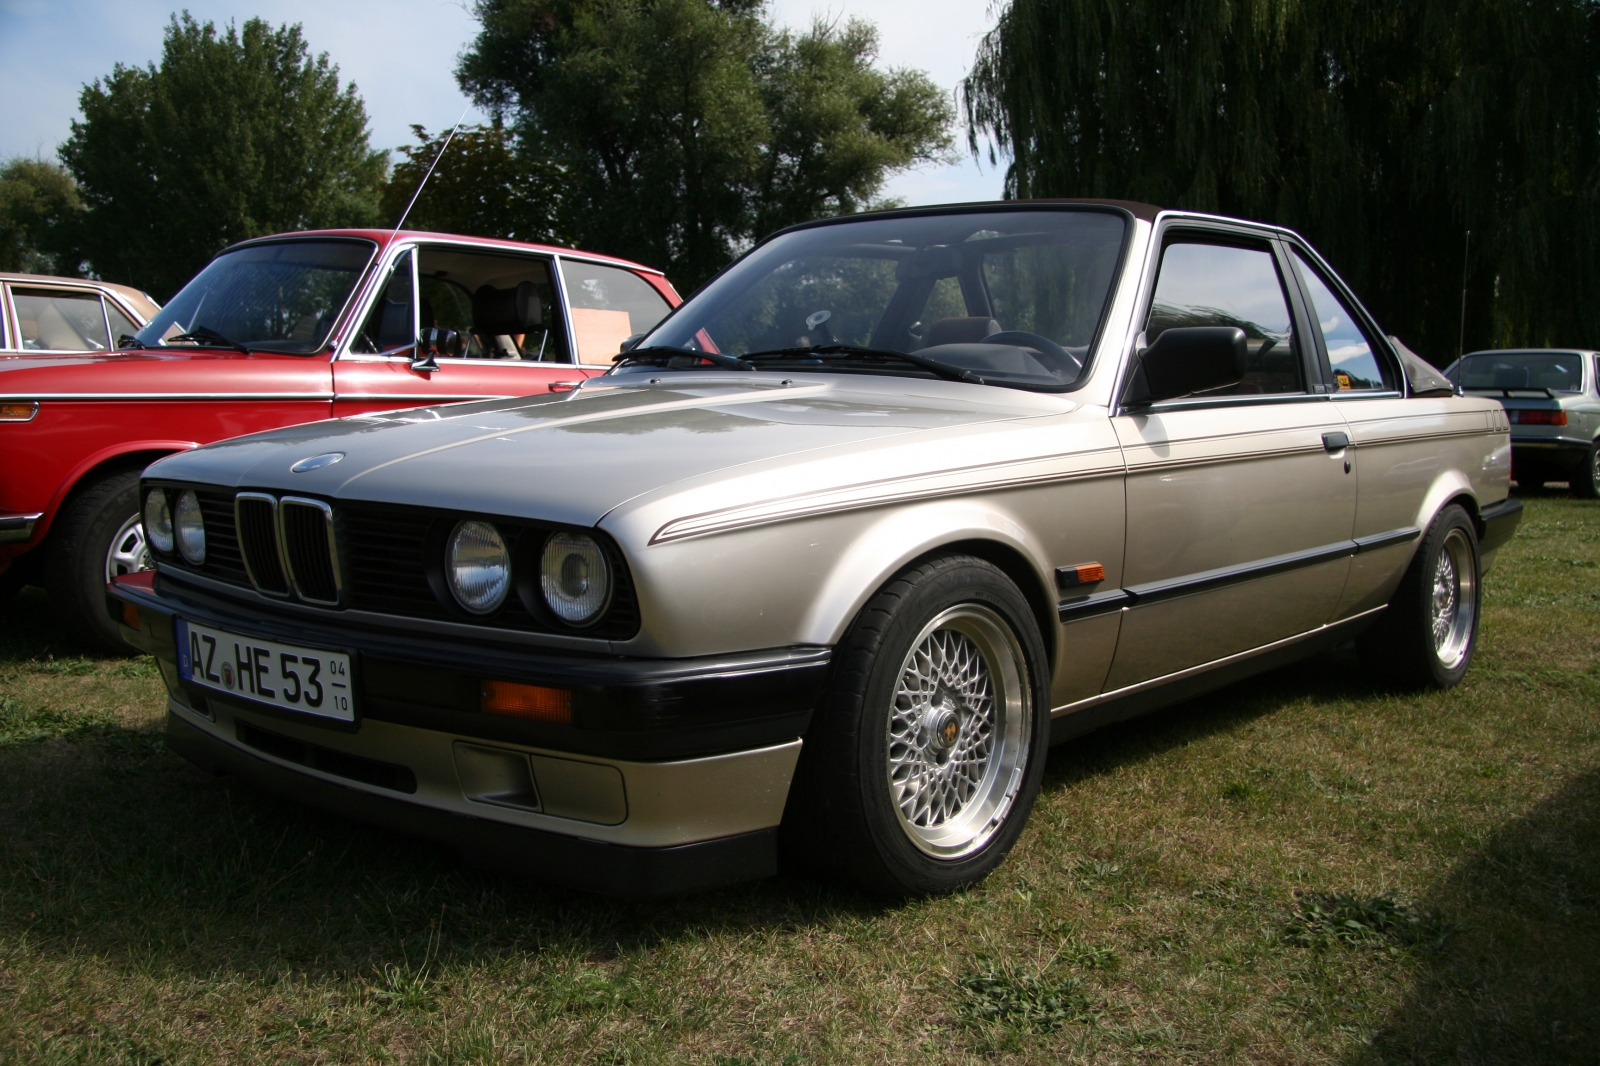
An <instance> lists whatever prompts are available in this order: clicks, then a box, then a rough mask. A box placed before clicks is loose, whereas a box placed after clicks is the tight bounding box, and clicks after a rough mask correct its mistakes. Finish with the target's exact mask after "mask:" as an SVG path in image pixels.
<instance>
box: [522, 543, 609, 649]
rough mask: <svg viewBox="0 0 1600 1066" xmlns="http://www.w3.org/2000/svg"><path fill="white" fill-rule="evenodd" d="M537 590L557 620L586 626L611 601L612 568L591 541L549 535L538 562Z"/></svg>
mask: <svg viewBox="0 0 1600 1066" xmlns="http://www.w3.org/2000/svg"><path fill="white" fill-rule="evenodd" d="M539 587H540V589H541V590H543V592H544V602H545V603H548V604H549V605H550V609H551V610H552V611H554V612H555V613H556V617H557V618H559V619H561V620H562V621H563V622H566V623H567V624H568V625H575V626H584V625H588V624H589V623H591V622H593V621H595V620H596V619H598V618H599V617H600V615H601V613H602V612H604V611H605V609H606V603H607V602H608V601H609V600H610V599H611V566H610V564H608V563H607V562H606V554H605V552H603V551H601V550H600V545H598V544H596V543H595V542H594V538H592V537H586V536H584V535H583V534H582V533H552V534H550V539H549V540H547V541H545V542H544V555H543V556H541V557H540V559H539Z"/></svg>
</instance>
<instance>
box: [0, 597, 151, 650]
mask: <svg viewBox="0 0 1600 1066" xmlns="http://www.w3.org/2000/svg"><path fill="white" fill-rule="evenodd" d="M86 654H93V653H91V652H86V651H85V650H84V645H83V644H82V643H81V642H80V641H79V640H78V639H77V638H76V637H74V636H73V635H72V634H71V633H70V632H68V631H67V630H66V629H65V628H64V627H63V626H62V625H61V624H60V623H59V622H57V621H56V617H55V615H54V614H52V613H51V612H50V599H49V597H48V596H47V595H46V594H45V591H44V589H41V588H32V587H29V588H25V589H23V590H22V591H21V592H18V593H17V594H16V596H15V597H13V598H12V599H11V601H10V602H8V603H4V604H0V666H10V665H15V664H20V663H25V662H28V661H29V660H38V659H49V658H52V657H54V658H57V659H60V658H66V657H77V656H82V655H86ZM129 654H133V652H132V651H131V649H130V651H129ZM95 657H96V658H100V657H101V656H98V655H97V656H95Z"/></svg>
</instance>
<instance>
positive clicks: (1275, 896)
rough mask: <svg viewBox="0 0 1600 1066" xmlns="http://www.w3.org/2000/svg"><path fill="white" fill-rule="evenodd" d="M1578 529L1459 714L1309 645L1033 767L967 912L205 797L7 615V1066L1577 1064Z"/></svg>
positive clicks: (1588, 692) (38, 604)
mask: <svg viewBox="0 0 1600 1066" xmlns="http://www.w3.org/2000/svg"><path fill="white" fill-rule="evenodd" d="M1597 565H1600V508H1597V507H1595V506H1594V505H1592V504H1586V503H1580V502H1575V501H1568V500H1563V499H1552V498H1538V499H1533V500H1530V501H1529V511H1528V516H1527V519H1526V520H1525V522H1524V524H1523V532H1522V534H1521V535H1520V536H1519V538H1518V539H1517V541H1515V542H1514V543H1513V544H1512V545H1510V546H1509V547H1508V548H1507V549H1506V550H1505V552H1504V553H1503V554H1502V559H1501V561H1500V565H1499V567H1498V569H1497V570H1496V571H1495V572H1494V573H1493V574H1492V575H1491V576H1490V578H1489V579H1488V581H1487V582H1486V595H1487V601H1486V611H1485V624H1484V635H1483V641H1482V644H1481V646H1480V653H1479V659H1478V661H1477V663H1476V665H1475V666H1474V667H1473V670H1472V672H1471V674H1469V676H1468V679H1467V681H1466V682H1465V683H1464V684H1463V685H1462V686H1461V687H1460V688H1458V689H1456V690H1455V691H1453V692H1450V693H1444V694H1427V695H1421V696H1397V695H1392V694H1388V693H1384V692H1381V691H1377V690H1374V689H1373V688H1371V687H1370V686H1369V685H1368V684H1367V683H1366V682H1365V681H1364V680H1363V678H1362V675H1361V672H1360V670H1359V664H1357V663H1356V662H1355V660H1354V659H1353V658H1352V657H1351V656H1349V655H1347V654H1341V655H1332V656H1329V657H1327V658H1325V659H1322V660H1318V661H1315V662H1309V663H1305V664H1302V665H1300V666H1297V667H1294V668H1291V669H1289V670H1285V671H1280V672H1278V673H1276V674H1273V675H1270V676H1267V677H1264V678H1259V679H1257V680H1254V681H1251V682H1247V683H1245V684H1243V685H1238V686H1235V687H1233V688H1231V689H1228V690H1226V691H1224V692H1220V693H1217V694H1214V695H1212V696H1209V697H1206V698H1204V699H1201V700H1196V701H1193V702H1191V703H1188V704H1185V705H1183V706H1181V707H1177V708H1173V709H1171V710H1169V711H1166V712H1163V713H1161V714H1158V715H1155V716H1152V717H1149V718H1146V719H1143V720H1140V721H1137V722H1132V723H1128V724H1126V725H1123V726H1119V727H1117V728H1114V729H1110V730H1106V731H1104V732H1103V733H1101V734H1097V735H1095V736H1093V737H1089V738H1086V739H1084V740H1081V741H1078V742H1075V743H1073V744H1071V745H1068V746H1066V747H1064V748H1061V749H1057V750H1056V751H1055V752H1053V753H1052V756H1051V765H1050V768H1049V771H1048V773H1047V777H1046V782H1045V789H1044V793H1043V795H1042V797H1041V799H1040V802H1039V805H1038V807H1037V809H1036V811H1035V814H1034V817H1033V822H1032V824H1031V826H1030V827H1029V829H1028V831H1027V833H1026V834H1024V836H1023V839H1022V841H1021V843H1020V844H1019V846H1018V848H1017V849H1016V851H1015V852H1014V853H1013V855H1012V857H1011V858H1010V860H1009V861H1008V862H1007V863H1006V865H1005V866H1003V867H1002V868H1001V869H1000V871H999V872H998V873H997V874H996V875H994V876H993V877H991V878H990V879H989V880H988V881H987V882H985V883H984V884H983V885H981V886H979V887H978V888H977V889H974V890H973V891H970V892H967V893H963V894H961V895H958V896H953V897H950V898H947V899H940V900H930V901H921V902H916V903H911V904H907V905H904V906H900V907H884V906H881V905H878V904H876V903H874V902H873V901H871V900H867V899H863V898H860V897H856V896H852V895H849V894H846V893H842V892H838V891H835V890H833V889H830V888H827V887H824V886H819V885H816V884H812V883H809V882H806V881H802V880H775V881H771V882H767V883H763V884H757V885H751V886H745V887H741V888H737V889H729V890H726V891H723V892H718V893H712V894H708V895H705V896H700V897H694V898H690V899H683V900H674V901H668V902H664V903H653V904H635V903H617V902H612V901H607V900H601V899H595V898H589V897H583V896H578V895H573V894H570V893H563V892H557V891H553V890H549V889H545V888H543V887H541V886H538V885H534V884H529V883H526V882H520V881H515V880H509V879H505V878H501V877H498V876H489V875H485V874H481V873H477V872H474V871H472V870H469V869H466V868H463V867H462V866H460V865H459V864H458V863H457V862H456V861H455V860H454V858H453V857H452V856H451V855H449V854H447V853H445V852H443V851H440V850H437V849H433V848H430V847H428V846H425V845H419V844H417V843H416V842H414V841H410V840H407V839H403V838H400V837H395V836H390V835H387V834H382V833H377V832H374V831H371V830H368V829H365V828H363V827H360V826H357V825H353V824H350V823H345V822H341V821H337V820H333V819H329V818H326V817H323V816H320V815H315V814H310V813H307V812H305V811H303V810H300V809H298V808H296V807H294V806H293V805H291V804H286V803H282V802H279V801H277V800H274V799H271V798H269V797H265V796H262V795H260V794H257V793H254V792H252V791H250V790H248V789H245V788H242V787H239V786H236V785H234V784H231V783H230V782H229V781H227V780H226V779H212V778H209V777H206V776H205V775H202V774H201V773H199V772H198V771H196V770H194V769H193V768H191V767H189V766H188V765H187V764H185V763H183V762H182V761H181V760H178V759H177V758H176V757H174V756H172V755H170V754H169V753H167V752H166V751H165V750H164V749H163V748H162V747H161V745H160V743H159V733H158V729H159V724H160V721H161V718H162V714H163V710H162V704H163V699H162V695H161V686H160V682H159V679H158V678H157V677H156V675H155V672H154V669H153V668H152V667H151V665H150V664H149V663H148V661H145V660H94V659H85V658H82V657H81V656H79V655H78V654H77V653H76V652H75V651H74V650H73V649H72V647H71V645H70V644H69V643H68V642H67V641H66V640H64V639H63V638H62V637H61V636H60V635H59V634H57V633H55V631H54V630H53V629H52V627H51V624H50V623H49V621H48V616H47V614H46V612H45V610H44V602H43V600H42V598H41V597H39V596H38V595H37V594H33V593H30V594H27V595H25V596H24V597H22V598H21V599H20V600H19V601H17V602H14V603H13V604H11V605H8V606H7V607H6V608H5V609H4V610H5V614H4V620H3V623H0V1062H18V1063H23V1062H29V1063H31V1062H40V1063H71V1062H84V1063H88V1062H94V1063H101V1062H107V1063H144V1064H152V1063H156V1062H160V1063H164V1064H178V1063H189V1062H195V1063H201V1062H219V1061H226V1062H239V1063H248V1062H274V1063H276V1062H306V1063H322V1062H417V1063H500V1062H507V1063H559V1064H560V1066H576V1064H580V1063H595V1064H601V1063H605V1064H620V1063H647V1062H691V1063H706V1064H708V1066H718V1064H720V1066H733V1064H741V1066H757V1064H761V1066H778V1064H799V1063H818V1064H820V1063H835V1062H863V1063H879V1062H895V1063H898V1062H906V1063H912V1062H915V1063H918V1064H926V1063H968V1062H974V1063H975V1062H992V1061H1000V1062H1019V1063H1020V1062H1052V1063H1072V1062H1083V1063H1089V1062H1093V1063H1097V1064H1099V1063H1123V1062H1127V1063H1133V1062H1139V1063H1145V1062H1174V1063H1176V1062H1194V1063H1216V1062H1241V1063H1245V1062H1250V1063H1254V1062H1262V1063H1280V1062H1295V1063H1303V1062H1337V1063H1349V1064H1352V1066H1353V1064H1363V1066H1365V1064H1368V1063H1372V1064H1376V1063H1401V1062H1408V1063H1409V1062H1441V1063H1443V1062H1452V1063H1454V1062H1462V1061H1467V1062H1474V1063H1489V1062H1517V1063H1527V1062H1540V1063H1560V1062H1574V1063H1576V1062H1592V1061H1593V1056H1594V1049H1595V1048H1596V1047H1600V1022H1597V1019H1600V716H1597V714H1596V708H1597V707H1600V578H1597V576H1596V575H1597V573H1600V571H1597V569H1596V567H1597Z"/></svg>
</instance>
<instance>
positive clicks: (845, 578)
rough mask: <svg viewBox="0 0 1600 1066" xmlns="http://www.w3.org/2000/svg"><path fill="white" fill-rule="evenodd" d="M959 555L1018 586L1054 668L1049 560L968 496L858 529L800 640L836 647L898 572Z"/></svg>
mask: <svg viewBox="0 0 1600 1066" xmlns="http://www.w3.org/2000/svg"><path fill="white" fill-rule="evenodd" d="M960 554H968V555H972V556H975V557H977V558H979V559H982V560H984V561H985V562H988V563H990V564H991V565H993V566H994V567H995V568H996V569H998V570H1000V572H1001V573H1003V574H1005V575H1006V576H1007V577H1008V578H1010V579H1011V581H1012V582H1013V583H1015V584H1016V586H1017V588H1018V589H1019V590H1020V591H1021V592H1022V595H1023V598H1024V599H1025V600H1026V601H1027V603H1028V607H1029V609H1030V611H1031V612H1032V614H1033V616H1034V621H1035V624H1037V625H1038V627H1039V637H1040V640H1041V641H1042V642H1043V643H1044V646H1045V649H1046V656H1047V658H1048V663H1047V665H1048V667H1049V668H1050V670H1051V671H1052V672H1053V671H1054V668H1055V662H1054V658H1055V654H1056V634H1055V600H1054V599H1053V598H1052V597H1051V591H1050V587H1049V585H1048V583H1047V580H1048V579H1047V576H1046V575H1047V574H1049V573H1050V570H1049V564H1048V561H1047V560H1046V559H1045V558H1044V557H1043V553H1042V551H1041V550H1040V548H1039V546H1038V545H1037V544H1036V543H1035V542H1034V540H1033V538H1032V537H1031V536H1030V535H1029V533H1028V531H1027V528H1026V526H1024V525H1023V523H1022V522H1021V521H1020V520H1018V519H1017V518H1015V517H1013V516H1011V515H1010V514H1008V513H1006V512H1005V511H1004V510H1002V509H999V508H994V507H987V506H983V505H981V504H979V503H977V502H976V501H969V500H952V501H941V502H938V503H934V504H930V505H926V506H924V507H916V508H910V509H906V510H900V511H892V512H887V513H886V514H885V515H884V516H883V517H882V519H881V520H879V521H878V522H875V523H873V524H872V526H871V527H870V528H869V529H867V530H863V531H861V534H860V535H858V536H856V537H855V538H853V540H852V542H851V543H850V545H849V546H848V547H847V548H846V550H845V551H844V552H842V553H841V555H840V557H839V560H838V562H837V563H836V565H835V566H834V567H833V568H832V570H831V571H830V572H829V573H828V575H827V576H826V578H825V580H824V581H823V582H822V584H821V586H820V588H819V591H818V594H817V595H816V596H815V597H814V598H813V600H812V603H811V608H810V610H809V612H808V616H807V617H806V619H805V621H804V623H803V625H802V627H801V628H802V631H803V632H804V633H805V634H806V636H805V638H804V639H807V640H811V641H814V642H815V643H819V644H828V645H833V644H837V643H838V642H839V641H840V640H842V639H843V638H844V635H845V632H846V631H847V630H848V629H849V627H850V625H851V624H852V623H853V622H854V621H855V618H856V616H857V615H858V614H859V613H860V612H861V609H862V607H864V606H865V605H866V603H867V602H868V601H869V600H870V599H871V598H872V597H873V596H875V595H877V593H878V592H879V590H881V589H882V588H883V587H884V586H885V585H886V584H888V583H889V582H890V581H892V580H893V579H894V577H895V575H896V574H898V573H900V572H901V571H902V570H904V569H906V568H907V567H908V566H912V565H915V564H917V563H919V562H921V561H924V560H926V559H928V558H931V557H934V556H939V555H960Z"/></svg>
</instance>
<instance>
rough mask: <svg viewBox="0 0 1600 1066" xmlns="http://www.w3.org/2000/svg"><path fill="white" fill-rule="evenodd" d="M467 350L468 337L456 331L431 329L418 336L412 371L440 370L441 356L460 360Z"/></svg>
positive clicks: (427, 371) (429, 371)
mask: <svg viewBox="0 0 1600 1066" xmlns="http://www.w3.org/2000/svg"><path fill="white" fill-rule="evenodd" d="M466 349H467V339H466V337H464V336H462V335H461V334H460V333H458V332H456V331H455V330H453V329H441V328H439V327H437V326H432V327H429V328H428V329H425V330H423V331H422V332H421V333H420V334H418V335H417V350H416V353H415V354H414V355H413V356H412V359H411V369H412V370H418V371H421V372H423V373H431V372H433V371H435V370H438V369H439V362H438V357H439V356H441V355H442V356H444V357H445V358H447V359H450V358H458V357H460V355H461V353H462V352H464V351H466Z"/></svg>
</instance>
